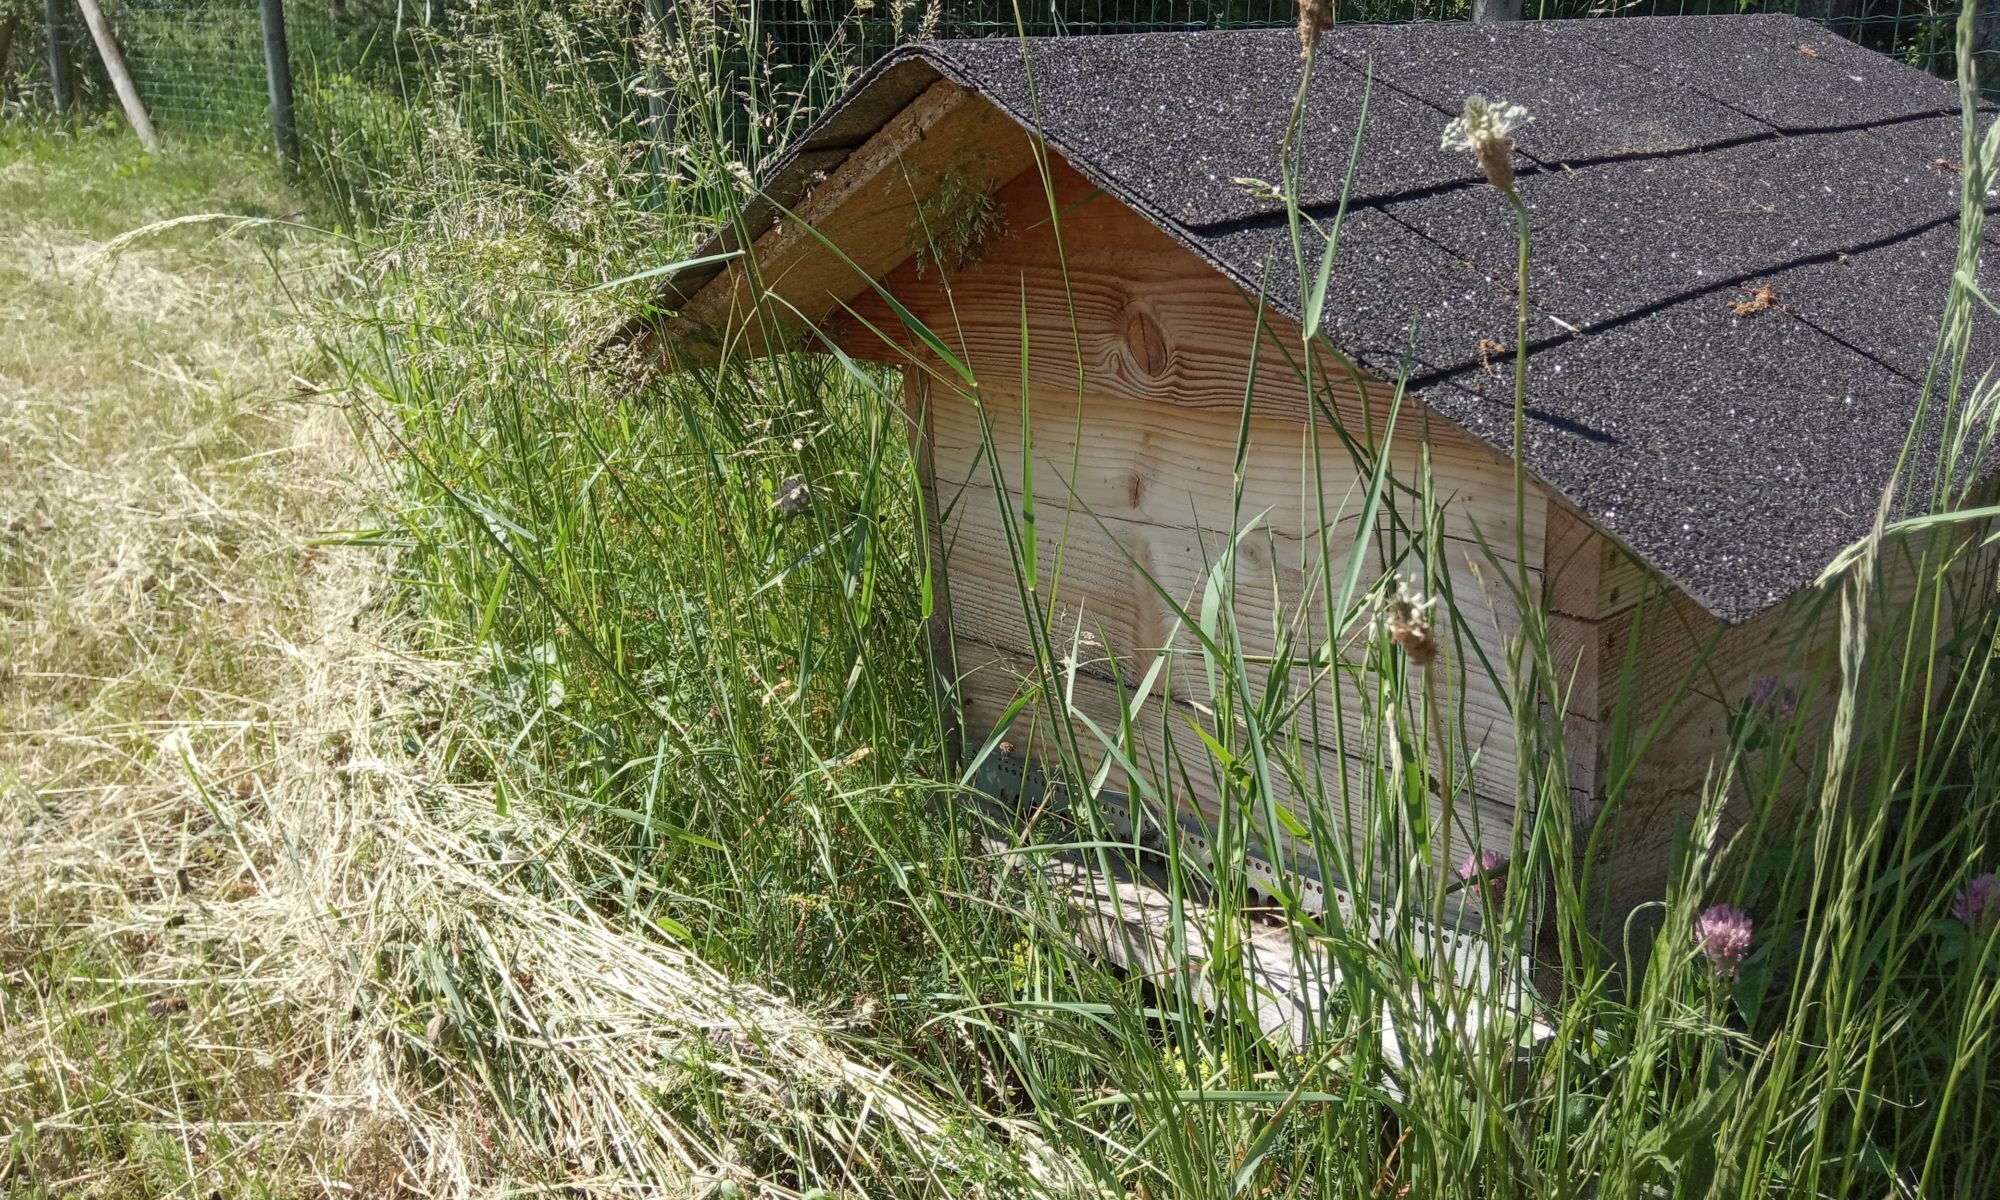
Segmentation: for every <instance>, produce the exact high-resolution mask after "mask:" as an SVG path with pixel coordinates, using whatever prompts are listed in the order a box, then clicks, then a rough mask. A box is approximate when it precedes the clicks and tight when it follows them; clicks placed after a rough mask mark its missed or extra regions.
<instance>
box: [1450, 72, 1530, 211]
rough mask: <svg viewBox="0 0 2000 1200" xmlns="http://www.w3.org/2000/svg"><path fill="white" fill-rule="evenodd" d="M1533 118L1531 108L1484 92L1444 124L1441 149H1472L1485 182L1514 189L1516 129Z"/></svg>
mask: <svg viewBox="0 0 2000 1200" xmlns="http://www.w3.org/2000/svg"><path fill="white" fill-rule="evenodd" d="M1532 120H1534V118H1533V117H1531V116H1529V115H1528V110H1527V109H1525V108H1522V107H1521V106H1520V105H1518V104H1509V103H1507V102H1506V101H1504V100H1498V101H1489V100H1488V99H1487V98H1486V97H1484V96H1479V95H1472V96H1467V97H1466V98H1465V113H1464V115H1462V116H1459V117H1456V118H1454V119H1453V120H1452V122H1451V124H1449V125H1447V126H1445V127H1444V141H1443V142H1441V143H1440V144H1439V149H1442V150H1469V151H1471V152H1472V154H1473V156H1474V157H1475V158H1477V159H1478V160H1479V169H1480V170H1482V171H1484V172H1486V182H1488V183H1490V184H1492V185H1493V186H1494V187H1497V188H1499V189H1500V190H1501V191H1503V192H1507V193H1509V194H1512V193H1513V191H1514V138H1513V133H1514V131H1515V130H1516V129H1519V128H1520V127H1521V126H1523V125H1526V124H1527V123H1528V122H1530V121H1532Z"/></svg>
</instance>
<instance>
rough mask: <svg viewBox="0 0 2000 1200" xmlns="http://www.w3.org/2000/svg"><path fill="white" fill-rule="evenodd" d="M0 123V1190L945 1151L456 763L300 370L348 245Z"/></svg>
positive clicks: (792, 1012)
mask: <svg viewBox="0 0 2000 1200" xmlns="http://www.w3.org/2000/svg"><path fill="white" fill-rule="evenodd" d="M0 136H3V137H4V139H5V140H0V243H4V244H5V245H7V246H8V247H9V249H10V251H11V252H10V253H8V254H6V255H0V902H4V907H0V1064H4V1065H0V1194H4V1195H7V1196H10V1197H13V1196H19V1197H24V1198H25V1197H58V1196H60V1197H136V1196H164V1195H197V1196H227V1197H237V1196H333V1195H366V1196H395V1195H493V1194H509V1193H511V1192H514V1191H517V1190H520V1189H524V1188H525V1189H534V1188H536V1187H538V1186H543V1185H546V1184H548V1183H552V1182H554V1181H557V1180H560V1181H561V1182H562V1184H563V1185H564V1186H565V1187H566V1188H567V1189H568V1191H567V1193H566V1194H576V1195H597V1194H620V1195H628V1194H633V1192H634V1191H635V1190H638V1191H642V1192H646V1193H648V1194H673V1195H682V1194H709V1193H715V1194H726V1193H727V1192H728V1191H729V1189H730V1185H731V1182H732V1180H733V1179H734V1178H739V1177H740V1178H746V1179H747V1178H749V1176H747V1175H745V1174H743V1173H742V1169H741V1167H740V1166H739V1165H738V1164H740V1163H741V1162H742V1161H743V1159H744V1157H745V1146H744V1145H743V1144H742V1143H741V1142H739V1140H738V1139H739V1138H744V1137H747V1138H748V1139H749V1141H750V1142H751V1143H752V1147H751V1150H752V1152H754V1149H755V1145H756V1144H759V1143H762V1142H766V1141H769V1142H772V1143H775V1144H778V1145H784V1144H785V1143H786V1141H787V1140H788V1138H789V1137H792V1136H797V1137H800V1138H804V1139H807V1140H815V1139H816V1144H818V1145H821V1146H825V1147H830V1148H831V1149H830V1150H829V1151H828V1152H829V1153H833V1154H834V1155H835V1157H836V1158H839V1157H841V1155H842V1153H843V1152H844V1155H845V1158H846V1160H847V1161H848V1162H849V1163H852V1162H853V1161H854V1160H855V1159H856V1158H857V1157H859V1158H860V1159H861V1160H863V1161H867V1160H868V1159H869V1158H870V1156H871V1155H875V1154H882V1155H883V1156H884V1157H885V1158H887V1157H893V1153H894V1151H895V1149H896V1148H902V1155H903V1157H907V1148H908V1147H910V1146H912V1145H921V1144H925V1143H926V1142H928V1143H930V1144H933V1145H934V1144H936V1142H937V1140H938V1137H939V1130H940V1128H941V1127H942V1125H943V1118H941V1117H940V1116H939V1115H938V1114H937V1113H935V1112H934V1111H932V1110H931V1109H929V1108H928V1107H927V1106H926V1103H925V1101H924V1100H923V1099H921V1098H920V1097H919V1096H917V1095H916V1094H914V1093H910V1092H906V1091H904V1090H903V1089H902V1088H901V1087H900V1085H899V1084H898V1083H897V1082H896V1081H895V1080H894V1079H893V1078H892V1077H891V1076H890V1075H889V1073H888V1072H886V1071H883V1070H880V1069H878V1068H876V1067H872V1066H869V1065H867V1064H864V1063H862V1062H860V1061H857V1060H856V1059H855V1058H854V1057H853V1056H852V1055H851V1054H850V1053H849V1052H848V1051H847V1049H846V1048H845V1047H844V1046H843V1044H842V1043H841V1041H840V1039H839V1037H838V1031H837V1030H835V1029H832V1028H830V1027H828V1026H827V1025H826V1024H824V1023H821V1022H817V1021H815V1020H813V1019H812V1018H810V1017H809V1016H808V1015H807V1014H804V1013H801V1012H799V1011H797V1010H796V1009H795V1008H793V1007H791V1006H789V1005H787V1004H785V1003H783V1002H781V1001H779V1000H778V999H776V998H775V997H773V996H771V995H769V994H767V993H765V992H762V991H761V990H759V989H757V988H754V987H745V986H742V985H738V984H733V983H730V982H728V981H726V980H724V979H723V978H722V977H721V976H720V975H719V974H718V973H716V972H714V971H713V970H710V969H709V968H708V967H707V966H705V965H704V964H703V963H701V962H700V961H698V960H697V959H695V958H693V957H692V956H690V955H688V954H687V953H686V952H685V951H683V950H681V949H678V948H677V947H675V946H674V945H673V944H671V943H670V942H668V941H667V940H666V939H664V938H663V937H661V936H660V935H659V933H658V931H657V930H648V929H644V928H640V929H634V928H630V927H629V926H620V925H618V924H616V923H614V922H613V921H611V920H608V919H605V918H602V917H599V916H598V915H596V914H595V913H594V912H593V911H591V910H590V909H589V908H588V907H585V906H580V905H571V904H566V903H564V902H563V900H562V897H563V894H564V889H565V887H566V886H567V885H566V881H565V878H564V876H563V873H562V855H561V854H559V853H553V851H554V850H555V849H556V848H558V847H560V846H561V845H562V844H563V842H564V839H565V836H566V834H565V831H564V830H563V829H561V828H560V827H545V826H542V825H539V824H537V823H536V821H535V818H534V817H533V816H532V815H529V814H516V815H515V816H513V817H503V816H502V815H501V814H500V813H499V812H498V811H497V806H496V804H495V802H494V799H493V796H492V794H491V790H490V787H489V786H487V785H483V784H481V783H480V782H478V777H477V775H476V773H469V772H467V771H465V770H463V769H462V768H460V767H458V766H456V765H455V764H456V762H457V755H458V752H459V751H460V750H461V749H462V748H463V745H464V743H463V742H462V741H461V740H460V739H458V738H457V737H456V736H455V734H454V730H455V729H456V728H458V726H457V721H458V719H459V713H460V709H461V707H462V706H463V705H462V696H463V694H464V691H465V689H466V688H467V687H469V686H471V685H469V684H468V683H467V682H466V681H467V679H468V678H470V677H471V673H470V672H467V671H464V670H462V669H461V667H460V664H459V663H457V662H455V661H454V660H453V658H452V656H450V655H449V654H441V653H439V652H437V650H436V649H435V641H434V640H433V641H432V642H430V643H427V644H429V645H431V647H432V648H431V649H429V650H427V651H425V652H423V653H419V652H417V651H416V650H414V649H413V648H412V647H413V646H414V645H415V644H416V641H415V640H414V639H412V638H411V637H410V636H409V619H408V618H407V617H406V616H405V615H404V614H403V613H402V612H401V610H400V609H399V608H398V606H397V604H396V597H397V596H398V595H399V591H398V588H397V581H396V580H395V578H394V577H393V576H394V572H395V570H396V558H395V554H394V546H393V539H391V538H387V537H384V536H381V535H380V534H379V531H378V532H377V533H376V534H374V535H370V534H368V533H366V532H357V531H365V530H367V529H368V527H369V526H370V525H371V523H372V522H374V521H375V520H376V519H377V518H376V517H375V516H374V512H373V508H372V505H371V501H372V500H373V499H374V498H375V497H376V495H377V491H376V484H375V477H374V476H373V475H372V474H371V470H370V465H369V463H370V460H369V458H368V456H366V455H364V454H363V453H361V451H360V449H359V447H358V445H357V440H358V439H357V430H356V427H355V424H354V422H353V421H352V419H351V414H350V413H349V411H348V409H347V405H346V402H345V400H344V398H343V397H341V396H340V395H338V394H337V393H334V392H329V391H328V390H326V389H325V388H324V387H322V386H321V385H320V384H319V383H318V382H316V380H315V377H314V374H313V364H314V363H315V361H316V359H315V355H314V342H313V338H312V335H311V332H310V331H311V330H312V329H313V328H314V322H313V319H312V314H311V312H310V311H309V307H310V306H309V304H307V303H305V302H303V301H302V300H301V297H305V296H309V295H312V294H314V292H315V290H317V291H318V293H320V294H325V293H326V292H327V291H328V290H330V289H337V288H338V287H339V286H340V281H341V279H342V278H343V274H342V273H343V272H344V271H346V270H347V269H349V268H351V267H353V266H355V265H356V261H355V257H354V256H355V251H354V250H353V248H352V247H351V246H350V245H349V244H348V243H346V242H345V241H344V240H343V239H341V238H338V237H336V236H331V235H328V234H324V233H319V232H314V231H313V230H312V229H311V226H312V225H313V220H312V218H311V216H310V215H309V214H307V213H304V212H302V211H300V208H299V206H298V204H297V203H296V201H295V200H294V199H293V198H292V197H291V196H290V195H289V194H288V193H287V191H286V189H285V188H284V186H283V185H282V183H281V182H280V181H279V180H278V179H277V178H276V175H275V172H273V171H272V170H270V169H268V168H267V167H266V166H264V165H263V164H261V163H260V162H258V161H257V160H255V159H253V158H250V157H248V156H246V155H243V154H240V153H230V152H225V151H197V150H194V149H188V148H184V149H182V150H181V152H180V153H179V154H178V155H176V156H175V157H174V158H172V159H170V160H168V161H167V162H165V163H160V162H153V161H149V160H147V159H146V158H144V157H143V156H141V155H139V154H138V153H137V152H136V150H134V149H133V148H131V147H130V146H129V145H128V144H127V143H125V142H124V141H122V140H121V139H119V138H117V137H116V136H114V135H112V134H108V133H101V134H89V135H85V136H82V137H80V138H79V137H75V136H71V135H60V136H59V135H54V134H49V133H44V132H36V131H33V130H28V131H23V130H21V129H19V128H16V129H14V130H12V131H9V132H7V133H6V134H4V135H0ZM207 214H225V215H227V216H228V217H229V218H230V219H226V220H192V219H190V218H194V217H198V216H203V215H207ZM245 218H248V220H246V219H245ZM135 231H143V232H139V233H138V234H137V236H132V235H133V234H134V233H135ZM530 872H532V873H533V875H534V885H535V886H533V887H530V886H528V885H527V880H526V878H525V877H526V876H527V875H528V874H529V873H530ZM551 896H553V897H554V898H553V899H551ZM823 1091H839V1092H840V1093H841V1094H844V1095H846V1096H849V1097H852V1096H855V1095H860V1096H862V1097H864V1098H867V1103H866V1104H864V1106H863V1116H862V1117H861V1119H860V1121H859V1122H858V1123H855V1122H851V1121H850V1122H849V1124H848V1125H847V1126H845V1127H843V1128H841V1129H840V1130H838V1131H836V1132H835V1133H833V1134H829V1133H827V1132H825V1131H823V1130H820V1129H818V1128H815V1127H814V1126H813V1125H812V1124H811V1123H812V1122H814V1121H815V1120H816V1119H817V1117H816V1115H815V1111H814V1107H815V1106H814V1105H813V1104H812V1103H811V1102H810V1097H812V1096H815V1095H818V1094H820V1093H821V1092H823ZM677 1095H683V1096H686V1097H688V1099H686V1100H684V1101H678V1102H677V1101H676V1100H675V1097H676V1096H677ZM794 1121H795V1122H797V1123H798V1124H797V1126H796V1128H795V1129H793V1130H792V1131H791V1132H789V1133H788V1132H787V1130H786V1125H787V1122H794ZM829 1137H831V1139H832V1140H829ZM843 1148H844V1151H843Z"/></svg>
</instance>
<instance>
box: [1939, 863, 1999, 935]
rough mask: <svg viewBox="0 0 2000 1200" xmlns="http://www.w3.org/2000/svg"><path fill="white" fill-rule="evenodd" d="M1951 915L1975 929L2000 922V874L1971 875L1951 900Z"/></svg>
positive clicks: (1989, 872)
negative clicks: (1969, 880) (1970, 879)
mask: <svg viewBox="0 0 2000 1200" xmlns="http://www.w3.org/2000/svg"><path fill="white" fill-rule="evenodd" d="M1951 915H1952V916H1954V917H1957V918H1958V919H1959V920H1961V921H1963V922H1965V923H1966V924H1967V925H1968V926H1971V927H1972V928H1975V929H1979V928H1984V927H1986V926H1988V925H1995V924H2000V876H1995V875H1994V874H1993V872H1991V871H1988V872H1986V873H1985V874H1984V875H1975V876H1973V877H1972V881H1971V882H1970V883H1967V884H1966V885H1965V888H1964V890H1962V891H1960V892H1959V893H1958V897H1957V898H1956V899H1954V900H1953V901H1952V902H1951Z"/></svg>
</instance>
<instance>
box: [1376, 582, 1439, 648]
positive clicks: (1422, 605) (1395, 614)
mask: <svg viewBox="0 0 2000 1200" xmlns="http://www.w3.org/2000/svg"><path fill="white" fill-rule="evenodd" d="M1437 602H1438V598H1437V597H1436V596H1426V595H1424V594H1423V592H1422V591H1421V590H1419V589H1418V587H1417V585H1416V584H1415V583H1414V582H1413V581H1411V580H1410V579H1408V578H1407V577H1405V576H1402V575H1392V576H1390V577H1389V578H1388V579H1386V580H1384V581H1383V585H1382V590H1381V592H1380V594H1378V595H1377V596H1376V597H1375V620H1376V624H1377V626H1378V627H1379V628H1380V629H1381V630H1382V632H1384V633H1386V634H1387V635H1388V636H1389V640H1390V641H1391V642H1393V643H1395V644H1396V645H1397V646H1399V647H1401V648H1402V651H1403V653H1405V654H1407V655H1409V656H1410V661H1411V662H1413V663H1415V664H1416V665H1418V666H1420V667H1422V666H1428V665H1429V664H1430V661H1431V660H1432V659H1434V658H1436V657H1437V650H1438V646H1437V636H1436V635H1435V634H1434V633H1433V632H1432V630H1431V622H1430V614H1431V610H1432V609H1434V608H1436V607H1437Z"/></svg>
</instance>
